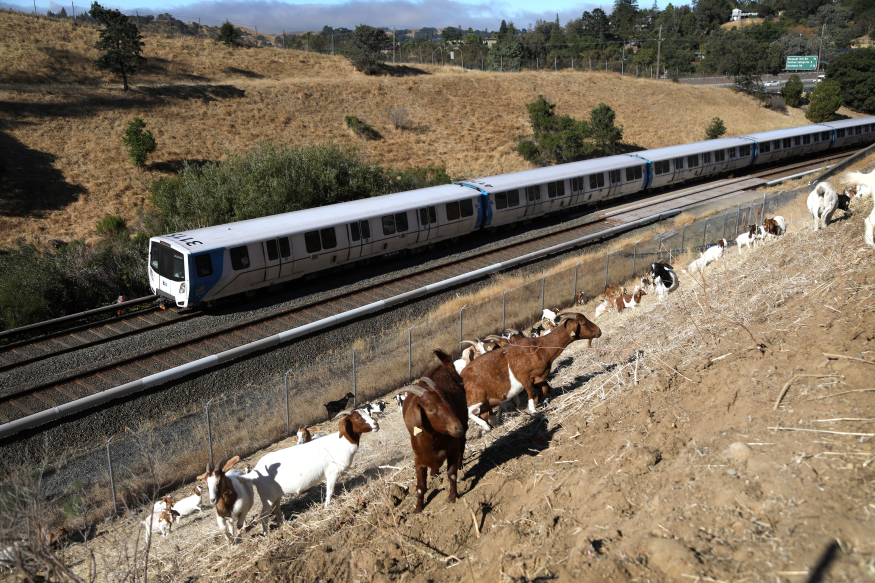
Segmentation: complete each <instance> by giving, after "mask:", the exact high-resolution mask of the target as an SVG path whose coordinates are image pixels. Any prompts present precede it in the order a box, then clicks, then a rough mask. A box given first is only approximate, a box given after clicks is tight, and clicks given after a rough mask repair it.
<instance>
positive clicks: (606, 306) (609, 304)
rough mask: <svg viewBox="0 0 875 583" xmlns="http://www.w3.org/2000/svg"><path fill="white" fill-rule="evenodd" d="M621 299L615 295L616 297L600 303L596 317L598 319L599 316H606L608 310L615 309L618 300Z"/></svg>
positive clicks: (596, 309)
mask: <svg viewBox="0 0 875 583" xmlns="http://www.w3.org/2000/svg"><path fill="white" fill-rule="evenodd" d="M619 297H620V296H619V295H614V296H611V297H609V298H605V299H604V300H603V301H602V303H600V304H599V305H598V306H596V308H595V316H594V317H596V318H598V317H599V316H601V315H602V314H604V313H605V312H607V311H608V310H610V309H612V308H615V307H616V302H617V298H619Z"/></svg>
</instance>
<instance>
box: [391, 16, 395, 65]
mask: <svg viewBox="0 0 875 583" xmlns="http://www.w3.org/2000/svg"><path fill="white" fill-rule="evenodd" d="M392 64H393V65H394V64H395V27H394V26H393V27H392Z"/></svg>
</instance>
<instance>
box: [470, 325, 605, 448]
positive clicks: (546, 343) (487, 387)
mask: <svg viewBox="0 0 875 583" xmlns="http://www.w3.org/2000/svg"><path fill="white" fill-rule="evenodd" d="M601 335H602V331H601V330H600V329H599V327H598V326H596V325H595V324H593V323H592V322H590V321H589V320H588V319H587V318H586V316H584V315H583V314H578V313H575V312H563V313H561V314H559V321H558V325H557V326H556V328H555V329H554V330H553V331H552V332H550V333H549V334H545V335H544V336H542V337H541V338H531V339H525V340H520V341H518V342H517V343H516V344H510V345H508V346H505V347H504V348H500V349H498V350H493V351H492V352H490V353H489V354H485V355H483V356H482V357H480V358H478V359H477V360H475V361H474V362H472V363H471V364H470V365H469V366H467V367H465V370H463V371H462V375H461V376H462V379H463V380H464V383H465V394H466V398H467V403H468V418H469V419H471V421H473V422H474V423H477V424H478V425H479V426H480V427H481V428H482V429H483V430H484V431H489V430H490V429H491V427H490V426H489V423H487V421H486V419H488V418H489V412H490V410H491V409H492V408H493V407H495V406H496V405H498V404H500V403H503V402H505V401H509V400H510V399H512V398H514V397H515V396H516V395H518V394H519V393H521V392H522V391H523V390H525V391H526V393H527V395H528V397H529V412H531V413H534V412H535V398H536V396H535V390H536V389H540V392H541V394H542V395H547V392H548V391H549V389H550V386H549V385H548V384H547V376H548V375H549V374H550V366H551V365H552V364H553V361H554V360H556V358H558V357H559V355H560V354H561V353H562V351H563V350H565V348H566V347H567V346H568V345H569V344H571V343H572V342H575V341H577V340H589V345H590V347H591V346H592V339H593V338H599V337H600V336H601ZM477 415H480V417H483V418H482V419H481V418H480V417H478V416H477Z"/></svg>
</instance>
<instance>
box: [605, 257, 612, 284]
mask: <svg viewBox="0 0 875 583" xmlns="http://www.w3.org/2000/svg"><path fill="white" fill-rule="evenodd" d="M610 264H611V252H610V251H609V252H608V254H607V255H605V289H608V266H609V265H610Z"/></svg>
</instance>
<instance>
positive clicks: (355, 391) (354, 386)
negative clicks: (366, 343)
mask: <svg viewBox="0 0 875 583" xmlns="http://www.w3.org/2000/svg"><path fill="white" fill-rule="evenodd" d="M359 346H361V344H356V345H355V348H353V349H352V406H353V407H358V404H359V402H358V384H357V383H356V378H355V351H356V350H358V348H359Z"/></svg>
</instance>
